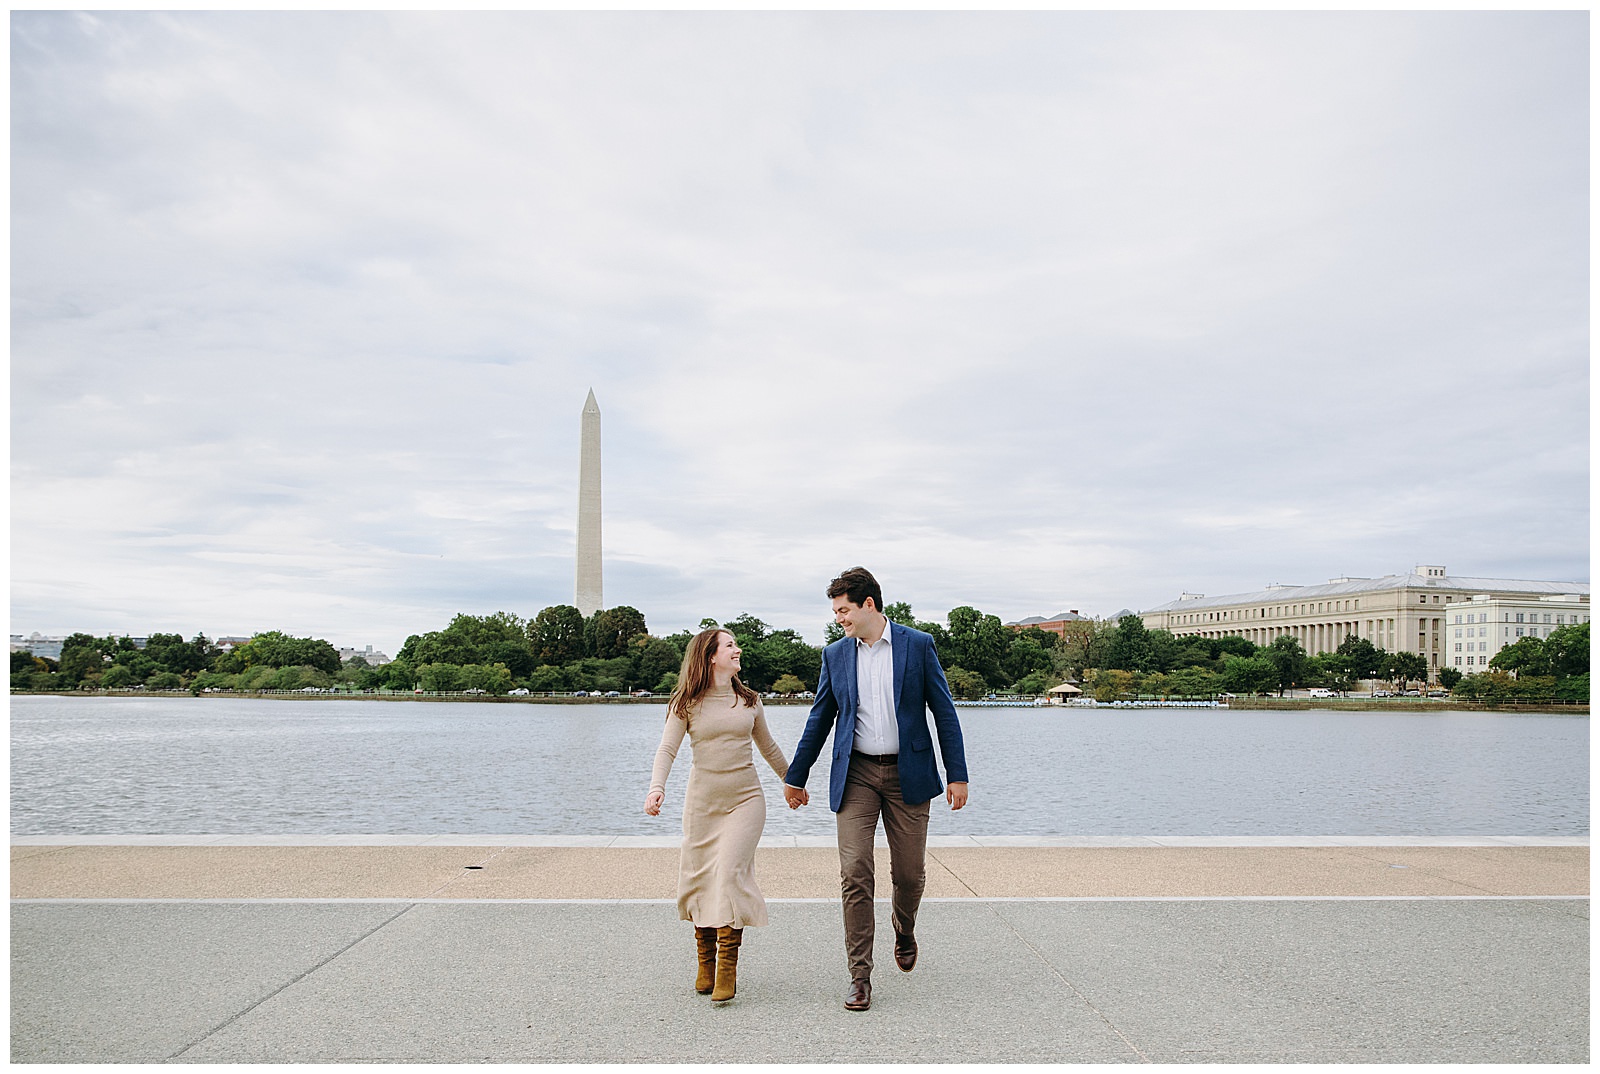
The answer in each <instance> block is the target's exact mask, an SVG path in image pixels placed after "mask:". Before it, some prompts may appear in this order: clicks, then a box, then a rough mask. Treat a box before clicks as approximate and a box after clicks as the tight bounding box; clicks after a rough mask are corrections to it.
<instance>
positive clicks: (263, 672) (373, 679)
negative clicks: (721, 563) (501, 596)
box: [11, 604, 822, 695]
mask: <svg viewBox="0 0 1600 1074" xmlns="http://www.w3.org/2000/svg"><path fill="white" fill-rule="evenodd" d="M719 625H720V626H722V627H724V628H725V629H727V630H728V631H730V632H731V633H733V635H734V636H735V637H736V638H737V639H738V642H739V646H740V648H741V649H743V650H744V658H743V666H744V671H743V674H742V676H741V677H742V679H743V681H744V682H745V683H746V684H747V685H748V686H750V687H751V688H752V689H755V690H759V691H762V692H773V691H776V692H779V693H799V692H801V691H804V690H808V689H811V688H812V687H814V686H815V685H816V681H817V671H818V668H819V667H820V665H821V660H822V650H821V649H819V648H817V647H816V646H813V645H807V644H806V643H805V641H804V639H802V638H801V637H800V635H799V634H797V633H796V632H795V631H793V630H778V629H774V628H773V627H771V626H770V625H768V624H767V623H764V622H762V621H761V620H760V619H758V618H756V617H755V616H752V615H749V614H748V613H746V614H741V615H739V616H738V617H736V618H734V619H732V620H730V621H728V622H727V623H723V624H718V623H717V622H716V621H715V620H713V619H705V620H703V621H702V622H701V625H700V628H699V629H701V630H704V629H706V628H707V627H713V626H719ZM693 636H694V632H692V631H688V630H683V631H680V632H678V633H676V634H670V635H666V636H664V637H656V636H654V635H652V634H651V633H650V632H649V627H648V625H647V624H646V622H645V618H644V615H643V613H641V612H640V611H639V610H638V609H637V608H631V607H628V606H626V605H622V606H618V607H616V608H606V609H603V610H601V611H598V612H596V613H595V614H594V615H591V616H589V617H587V618H585V617H584V616H583V615H582V614H581V613H580V612H579V611H578V609H577V608H575V607H573V606H571V605H566V604H560V605H555V606H552V607H548V608H545V609H543V610H541V611H540V612H539V613H538V614H537V615H535V616H533V618H531V619H523V618H521V617H519V616H517V615H514V614H511V613H509V612H495V613H494V614H493V615H482V616H478V615H466V614H462V615H457V616H456V617H455V618H454V619H452V620H451V621H450V623H449V624H448V625H446V626H445V627H443V628H442V629H440V630H434V631H429V632H428V633H425V634H413V635H411V636H410V637H408V638H406V641H405V644H404V645H402V646H401V648H400V652H399V653H398V654H397V655H396V656H395V658H394V660H393V661H391V662H389V663H387V664H381V665H377V666H369V665H368V664H367V662H366V660H365V659H363V658H362V657H360V656H357V657H354V658H353V659H351V660H350V661H349V662H347V663H341V662H340V660H339V652H338V650H337V649H335V648H334V647H333V645H332V644H330V643H329V642H328V641H326V640H324V639H320V638H296V637H291V636H289V635H287V634H285V633H283V632H281V631H275V630H273V631H267V632H266V633H264V634H257V635H256V636H255V637H253V638H252V639H251V640H250V641H249V642H248V643H246V644H244V645H241V646H238V647H237V648H235V649H233V650H231V651H228V650H224V649H219V648H218V647H217V646H216V645H215V644H214V643H213V642H212V641H210V640H209V639H208V638H206V636H205V635H204V634H196V635H195V636H194V638H193V639H192V640H190V641H187V642H186V641H184V640H183V637H182V635H178V634H152V635H151V636H150V638H149V639H148V641H147V643H146V645H145V647H144V648H143V649H140V648H138V647H137V646H135V645H134V643H133V641H132V640H131V639H130V638H118V637H104V638H97V637H94V636H92V635H89V634H73V635H72V636H71V637H69V638H67V639H66V641H65V642H63V643H62V647H61V658H60V660H49V659H46V658H44V657H35V656H32V655H31V654H29V653H25V652H21V653H13V654H12V655H11V688H12V689H13V690H35V691H40V690H78V689H130V688H137V687H144V688H146V689H151V690H183V689H187V690H189V691H190V692H192V693H196V694H198V693H201V692H204V691H215V690H221V691H239V692H254V691H262V690H305V689H316V690H349V691H357V690H359V691H377V690H389V691H414V690H422V691H425V692H457V691H468V690H481V691H483V692H484V693H487V694H495V695H499V694H506V693H509V692H511V691H512V690H514V689H519V688H520V689H525V690H528V691H530V692H534V693H566V692H575V691H578V690H584V691H586V692H587V691H594V692H600V693H605V692H609V691H612V690H615V691H618V692H631V691H634V690H650V691H652V692H657V693H664V692H669V691H671V690H672V688H673V687H674V686H676V685H677V681H678V668H679V665H680V664H682V662H683V652H684V649H685V648H686V647H687V646H688V644H689V639H690V638H692V637H693Z"/></svg>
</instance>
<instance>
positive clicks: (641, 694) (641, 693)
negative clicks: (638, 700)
mask: <svg viewBox="0 0 1600 1074" xmlns="http://www.w3.org/2000/svg"><path fill="white" fill-rule="evenodd" d="M633 696H634V697H649V696H650V691H649V690H635V691H634V692H633Z"/></svg>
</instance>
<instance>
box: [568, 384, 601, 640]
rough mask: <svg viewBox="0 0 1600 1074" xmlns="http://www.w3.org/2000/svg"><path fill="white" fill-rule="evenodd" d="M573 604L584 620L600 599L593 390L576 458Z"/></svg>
mask: <svg viewBox="0 0 1600 1074" xmlns="http://www.w3.org/2000/svg"><path fill="white" fill-rule="evenodd" d="M575 596H576V599H575V600H574V601H573V603H574V604H575V605H577V608H578V611H579V612H581V613H582V614H583V617H584V618H585V619H587V618H589V616H591V615H593V614H594V613H595V612H597V611H599V610H600V608H601V606H602V603H603V601H602V597H601V595H600V404H599V403H597V402H595V401H594V389H593V388H590V389H589V399H588V401H587V402H585V403H584V404H583V436H582V445H581V448H580V450H579V455H578V585H577V592H576V594H575Z"/></svg>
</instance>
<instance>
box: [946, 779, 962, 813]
mask: <svg viewBox="0 0 1600 1074" xmlns="http://www.w3.org/2000/svg"><path fill="white" fill-rule="evenodd" d="M944 800H945V801H947V802H949V803H950V808H951V809H960V808H961V807H962V806H964V805H966V804H967V785H966V784H965V783H951V784H948V785H946V786H945V789H944Z"/></svg>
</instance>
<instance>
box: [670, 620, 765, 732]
mask: <svg viewBox="0 0 1600 1074" xmlns="http://www.w3.org/2000/svg"><path fill="white" fill-rule="evenodd" d="M724 634H728V631H726V630H723V629H722V628H721V627H707V628H706V629H705V630H702V631H701V632H700V633H698V634H696V635H695V636H694V637H692V638H690V639H689V646H688V648H686V649H684V651H683V667H682V668H680V669H679V671H678V685H677V687H676V688H675V689H674V690H673V691H672V696H671V697H670V698H668V699H667V715H668V716H669V717H671V716H676V717H677V718H678V719H680V720H683V721H684V722H685V723H687V722H688V720H689V709H690V708H691V707H692V706H693V705H694V703H695V702H696V701H699V700H700V699H701V698H702V697H704V696H705V695H706V693H707V692H708V691H709V690H710V689H711V688H712V687H713V686H715V685H716V681H717V680H716V677H715V676H714V675H713V674H712V673H711V661H712V659H713V658H714V657H715V656H716V655H717V646H719V645H721V644H722V635H724ZM729 637H732V635H731V634H729ZM733 692H734V693H736V694H738V695H739V697H740V698H742V699H743V700H744V703H745V705H746V706H751V705H754V704H755V703H756V692H755V691H754V690H752V689H750V687H748V686H746V685H745V684H744V683H742V682H740V681H739V676H738V675H734V677H733Z"/></svg>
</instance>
